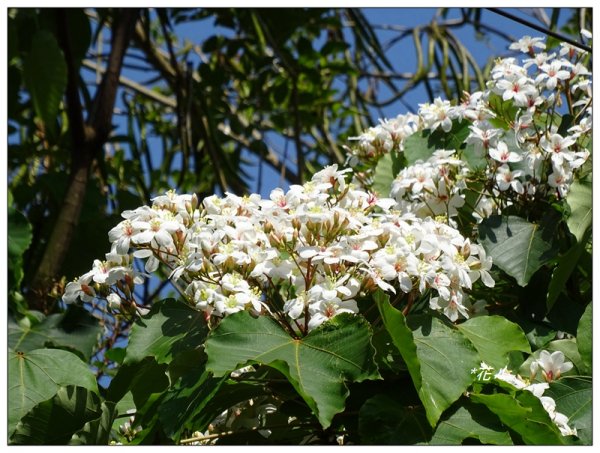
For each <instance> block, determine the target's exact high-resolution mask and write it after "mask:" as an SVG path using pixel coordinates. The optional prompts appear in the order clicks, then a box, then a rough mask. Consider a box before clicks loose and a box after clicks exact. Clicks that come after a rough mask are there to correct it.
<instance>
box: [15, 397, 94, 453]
mask: <svg viewBox="0 0 600 453" xmlns="http://www.w3.org/2000/svg"><path fill="white" fill-rule="evenodd" d="M101 412H102V411H101V409H100V398H99V397H98V395H96V394H95V393H93V392H90V391H89V390H87V389H85V388H83V387H73V386H68V387H60V388H59V389H58V391H57V392H56V395H54V397H52V398H51V399H49V400H46V401H43V402H41V403H40V404H38V405H37V406H35V407H34V408H33V409H31V410H30V411H29V412H28V413H27V415H25V417H23V418H22V419H21V421H20V422H19V423H18V424H17V429H16V430H15V432H14V434H13V436H12V438H11V441H12V443H14V444H18V445H64V444H66V443H67V442H68V441H69V440H70V439H71V436H72V435H73V433H75V432H76V431H78V430H79V429H81V428H82V427H83V425H84V424H85V423H86V422H88V421H90V420H93V419H95V418H98V417H99V416H100V415H101Z"/></svg>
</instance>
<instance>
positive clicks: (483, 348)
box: [458, 316, 531, 368]
mask: <svg viewBox="0 0 600 453" xmlns="http://www.w3.org/2000/svg"><path fill="white" fill-rule="evenodd" d="M458 330H460V331H461V332H462V334H463V335H464V336H465V337H467V338H468V339H469V340H470V341H471V343H473V346H475V349H477V352H479V357H480V358H481V360H482V361H484V362H485V363H487V364H488V365H491V366H493V367H494V368H502V367H505V366H507V365H508V353H510V352H511V351H522V352H527V353H529V354H531V347H530V346H529V341H527V337H526V336H525V333H524V332H523V330H522V329H521V328H520V327H519V326H518V325H517V324H515V323H513V322H510V321H509V320H508V319H506V318H505V317H503V316H479V317H477V318H471V319H469V320H468V321H466V322H464V323H462V324H460V325H459V326H458Z"/></svg>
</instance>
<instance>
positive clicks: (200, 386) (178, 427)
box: [158, 364, 257, 441]
mask: <svg viewBox="0 0 600 453" xmlns="http://www.w3.org/2000/svg"><path fill="white" fill-rule="evenodd" d="M225 379H226V377H225V376H224V377H221V378H214V377H212V374H211V373H209V372H208V371H206V370H205V367H204V365H203V364H198V365H197V366H196V367H195V368H194V369H193V370H192V371H191V372H189V373H187V374H185V375H184V376H182V377H181V378H180V379H179V380H178V381H177V382H175V383H174V384H173V385H172V386H171V388H169V390H168V391H167V392H166V395H165V399H164V400H163V401H162V403H161V405H160V407H159V410H158V417H159V419H160V421H161V423H162V426H163V429H164V430H165V433H166V434H167V436H169V437H171V438H172V439H174V440H175V441H178V440H179V438H180V436H181V433H182V432H183V431H184V430H186V429H188V430H190V431H195V430H200V431H204V430H205V429H206V426H204V425H207V424H208V423H210V422H211V421H212V419H214V418H215V417H216V416H218V415H219V414H220V413H221V412H222V410H221V412H217V413H214V412H210V411H207V410H206V406H207V404H210V403H211V402H212V399H213V398H214V396H215V394H217V393H218V392H219V389H220V388H221V385H222V384H223V382H224V381H225ZM256 396H257V395H256V394H254V395H251V396H250V397H256ZM232 405H233V404H232ZM209 414H210V415H209ZM207 415H208V417H209V418H208V420H206V416H207ZM200 418H204V419H205V420H206V421H205V423H198V419H200Z"/></svg>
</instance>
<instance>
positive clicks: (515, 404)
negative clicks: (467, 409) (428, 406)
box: [471, 390, 564, 445]
mask: <svg viewBox="0 0 600 453" xmlns="http://www.w3.org/2000/svg"><path fill="white" fill-rule="evenodd" d="M471 399H472V400H473V401H474V402H476V403H481V404H485V405H486V406H487V408H488V409H489V410H490V411H492V412H493V413H494V414H496V415H497V416H498V418H500V420H501V421H502V423H504V424H505V425H506V426H508V427H509V428H510V429H512V430H514V431H516V432H517V433H519V434H520V435H521V438H522V439H523V442H525V444H527V445H564V441H563V439H562V435H561V434H560V431H559V430H558V428H557V427H556V425H555V424H554V423H553V422H552V420H550V417H549V416H548V413H547V412H546V410H545V409H544V407H543V406H542V403H541V402H540V400H539V399H538V398H537V397H536V396H534V395H533V393H531V392H529V391H527V390H519V391H517V394H516V395H515V396H512V395H508V394H505V393H497V394H494V395H480V394H473V395H471Z"/></svg>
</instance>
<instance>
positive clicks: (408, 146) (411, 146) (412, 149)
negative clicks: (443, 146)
mask: <svg viewBox="0 0 600 453" xmlns="http://www.w3.org/2000/svg"><path fill="white" fill-rule="evenodd" d="M434 152H435V148H434V147H433V146H432V145H431V144H430V142H429V131H423V132H420V133H419V132H416V133H414V134H412V135H409V136H408V137H406V138H405V139H404V155H405V156H406V165H407V166H408V165H414V164H415V162H417V161H418V160H421V161H423V162H425V161H426V160H427V159H429V158H430V157H431V155H432V154H433V153H434Z"/></svg>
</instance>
